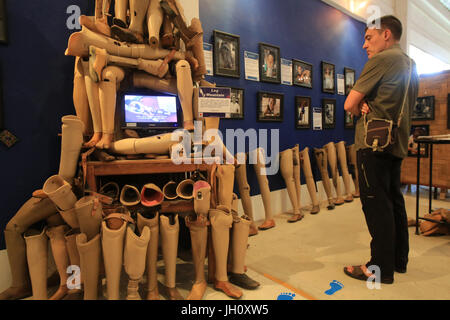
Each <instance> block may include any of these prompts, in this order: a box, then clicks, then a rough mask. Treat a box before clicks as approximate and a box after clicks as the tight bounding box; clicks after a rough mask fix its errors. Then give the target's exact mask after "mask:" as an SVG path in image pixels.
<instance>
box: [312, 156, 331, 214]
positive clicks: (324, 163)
mask: <svg viewBox="0 0 450 320" xmlns="http://www.w3.org/2000/svg"><path fill="white" fill-rule="evenodd" d="M314 154H315V156H316V160H317V165H318V166H319V169H320V174H321V176H322V184H323V188H324V189H325V193H326V194H327V198H328V206H327V209H328V210H333V209H334V208H335V205H334V201H333V193H332V192H331V183H330V176H329V175H328V155H327V150H326V149H317V148H315V149H314Z"/></svg>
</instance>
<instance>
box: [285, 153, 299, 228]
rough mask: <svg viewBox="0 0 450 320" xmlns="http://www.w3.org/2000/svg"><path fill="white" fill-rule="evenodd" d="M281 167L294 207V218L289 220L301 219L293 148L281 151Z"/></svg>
mask: <svg viewBox="0 0 450 320" xmlns="http://www.w3.org/2000/svg"><path fill="white" fill-rule="evenodd" d="M280 169H281V175H282V176H283V179H284V182H285V184H286V188H287V191H288V195H289V199H290V200H291V204H292V208H293V214H294V217H293V219H289V220H288V221H289V222H296V221H298V220H300V219H301V214H300V208H299V207H298V201H297V189H296V187H295V178H294V155H293V150H292V149H287V150H285V151H283V152H280Z"/></svg>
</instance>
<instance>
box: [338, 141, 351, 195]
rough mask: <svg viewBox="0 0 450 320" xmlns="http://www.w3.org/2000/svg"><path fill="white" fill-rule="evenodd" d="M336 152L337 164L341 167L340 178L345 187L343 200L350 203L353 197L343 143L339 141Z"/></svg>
mask: <svg viewBox="0 0 450 320" xmlns="http://www.w3.org/2000/svg"><path fill="white" fill-rule="evenodd" d="M336 150H337V155H338V159H339V164H340V166H341V171H342V178H343V180H344V186H345V194H346V197H345V198H344V201H345V202H352V201H353V196H352V192H351V189H350V179H351V178H350V174H349V173H348V167H347V155H346V151H345V141H341V142H338V143H336Z"/></svg>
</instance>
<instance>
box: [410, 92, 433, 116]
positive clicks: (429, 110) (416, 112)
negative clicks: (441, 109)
mask: <svg viewBox="0 0 450 320" xmlns="http://www.w3.org/2000/svg"><path fill="white" fill-rule="evenodd" d="M412 120H413V121H414V120H434V96H430V97H418V98H417V103H416V105H415V106H414V109H413V113H412Z"/></svg>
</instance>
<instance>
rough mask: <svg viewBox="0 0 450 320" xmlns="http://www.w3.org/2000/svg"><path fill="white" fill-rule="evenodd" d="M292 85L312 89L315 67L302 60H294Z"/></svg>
mask: <svg viewBox="0 0 450 320" xmlns="http://www.w3.org/2000/svg"><path fill="white" fill-rule="evenodd" d="M292 77H293V79H292V83H293V84H294V85H295V86H300V87H305V88H310V89H312V84H313V66H312V64H310V63H308V62H304V61H300V60H295V59H293V60H292Z"/></svg>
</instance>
